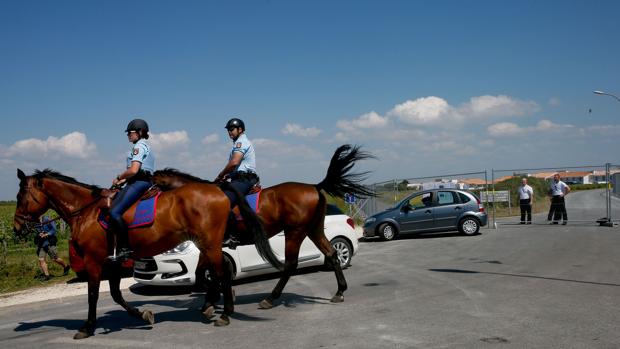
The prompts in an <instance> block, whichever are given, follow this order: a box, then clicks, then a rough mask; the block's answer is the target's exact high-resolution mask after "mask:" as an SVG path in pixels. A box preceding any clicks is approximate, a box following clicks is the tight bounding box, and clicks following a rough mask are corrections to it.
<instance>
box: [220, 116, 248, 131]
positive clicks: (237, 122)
mask: <svg viewBox="0 0 620 349" xmlns="http://www.w3.org/2000/svg"><path fill="white" fill-rule="evenodd" d="M237 127H241V128H242V129H243V131H245V123H243V120H241V119H237V118H232V119H230V120H228V122H227V123H226V126H224V128H225V129H227V130H230V129H231V128H237Z"/></svg>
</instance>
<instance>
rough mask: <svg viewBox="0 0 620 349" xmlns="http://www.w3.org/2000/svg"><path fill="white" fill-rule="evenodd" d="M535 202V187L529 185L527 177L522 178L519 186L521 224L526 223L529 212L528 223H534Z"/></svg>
mask: <svg viewBox="0 0 620 349" xmlns="http://www.w3.org/2000/svg"><path fill="white" fill-rule="evenodd" d="M533 203H534V189H532V187H530V186H529V185H527V178H522V179H521V186H520V187H519V207H521V224H525V216H526V214H527V224H532V204H533Z"/></svg>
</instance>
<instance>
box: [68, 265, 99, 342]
mask: <svg viewBox="0 0 620 349" xmlns="http://www.w3.org/2000/svg"><path fill="white" fill-rule="evenodd" d="M85 262H87V263H88V262H89V261H88V256H87V257H86V258H85ZM92 263H93V262H91V263H88V264H86V265H87V269H86V270H87V272H88V319H87V320H86V322H85V323H84V325H82V327H81V328H80V329H79V330H78V332H77V333H76V334H75V335H74V336H73V339H83V338H88V337H90V336H92V335H93V334H95V326H96V323H97V301H98V300H99V285H100V283H101V266H100V265H93V264H92Z"/></svg>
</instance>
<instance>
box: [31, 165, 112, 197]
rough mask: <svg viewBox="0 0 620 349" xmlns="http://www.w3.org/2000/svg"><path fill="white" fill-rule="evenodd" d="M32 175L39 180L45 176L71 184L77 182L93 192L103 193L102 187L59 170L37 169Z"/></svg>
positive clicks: (76, 183)
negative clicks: (79, 180)
mask: <svg viewBox="0 0 620 349" xmlns="http://www.w3.org/2000/svg"><path fill="white" fill-rule="evenodd" d="M32 177H34V178H36V179H37V181H40V180H42V179H43V178H51V179H57V180H59V181H61V182H65V183H69V184H75V185H79V186H80V187H83V188H86V189H90V190H91V193H92V194H97V195H98V194H99V193H101V188H100V187H98V186H96V185H93V184H85V183H82V182H78V181H77V180H76V179H75V178H73V177H69V176H65V175H63V174H62V173H60V172H58V171H54V170H52V169H49V168H46V169H44V170H42V171H41V170H35V171H34V174H33V175H32Z"/></svg>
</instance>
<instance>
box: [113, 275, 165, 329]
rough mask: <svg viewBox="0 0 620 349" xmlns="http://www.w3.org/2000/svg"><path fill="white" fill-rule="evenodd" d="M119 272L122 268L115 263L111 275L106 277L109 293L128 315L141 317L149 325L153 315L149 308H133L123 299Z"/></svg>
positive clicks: (153, 319)
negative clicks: (142, 309)
mask: <svg viewBox="0 0 620 349" xmlns="http://www.w3.org/2000/svg"><path fill="white" fill-rule="evenodd" d="M121 272H122V269H121V267H120V265H115V266H113V270H112V272H111V274H112V275H110V277H109V278H108V283H109V284H110V294H111V295H112V299H113V300H114V301H115V302H116V303H117V304H119V305H120V306H121V307H123V308H125V310H127V313H129V315H131V316H133V317H137V318H139V319H142V320H144V321H146V322H148V323H149V324H151V325H152V324H154V323H155V315H153V312H152V311H150V310H145V311H140V310H138V309H137V308H134V307H132V306H131V305H129V304H128V303H127V302H126V301H125V298H123V294H122V293H121V288H120V285H121Z"/></svg>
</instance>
